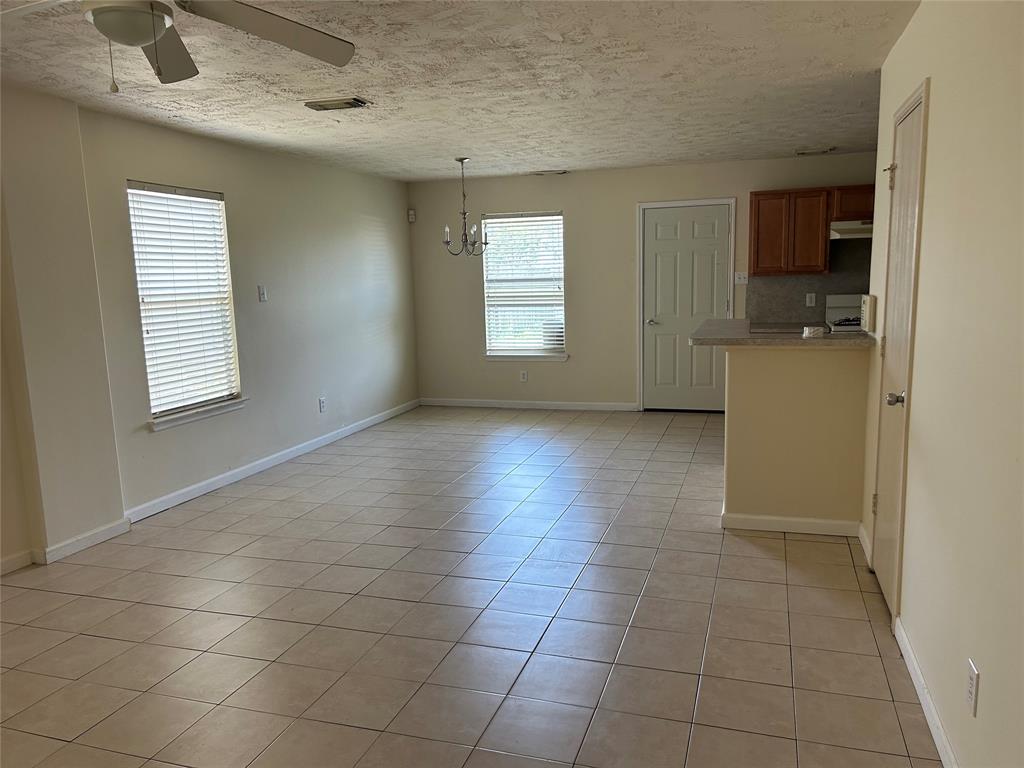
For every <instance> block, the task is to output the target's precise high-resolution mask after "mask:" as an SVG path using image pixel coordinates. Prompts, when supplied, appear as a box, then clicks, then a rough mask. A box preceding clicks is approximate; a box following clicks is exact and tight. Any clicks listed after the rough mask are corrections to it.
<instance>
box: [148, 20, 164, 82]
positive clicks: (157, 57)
mask: <svg viewBox="0 0 1024 768" xmlns="http://www.w3.org/2000/svg"><path fill="white" fill-rule="evenodd" d="M149 10H150V17H149V18H150V20H151V21H152V22H153V58H154V59H155V62H154V64H153V71H154V72H155V73H156V76H157V77H158V78H159V77H162V76H163V72H162V71H161V70H160V46H158V45H157V44H156V9H154V8H153V4H152V3H150V4H149Z"/></svg>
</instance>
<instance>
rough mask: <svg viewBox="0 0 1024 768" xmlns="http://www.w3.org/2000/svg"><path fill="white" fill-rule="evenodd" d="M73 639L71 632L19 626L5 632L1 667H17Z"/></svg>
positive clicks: (0, 644) (1, 645) (0, 651)
mask: <svg viewBox="0 0 1024 768" xmlns="http://www.w3.org/2000/svg"><path fill="white" fill-rule="evenodd" d="M71 637H73V635H72V634H71V633H70V632H58V631H56V630H52V629H39V628H37V627H22V626H18V627H17V628H15V629H12V630H10V631H7V632H4V635H3V638H4V639H3V642H2V643H0V666H3V667H6V668H11V667H16V666H18V665H19V664H22V663H24V662H26V661H28V660H29V659H31V658H32V657H34V656H38V655H39V654H41V653H43V652H45V651H47V650H49V649H50V648H53V647H55V646H57V645H60V644H61V643H63V642H64V641H65V640H68V639H70V638H71Z"/></svg>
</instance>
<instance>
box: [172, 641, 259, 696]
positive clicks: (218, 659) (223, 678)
mask: <svg viewBox="0 0 1024 768" xmlns="http://www.w3.org/2000/svg"><path fill="white" fill-rule="evenodd" d="M265 666H267V662H266V661H261V660H259V659H247V658H243V657H241V656H225V655H221V654H217V653H204V654H202V655H201V656H199V657H197V658H196V659H194V660H193V661H190V662H189V663H188V664H186V665H185V666H183V667H182V668H181V669H179V670H178V671H177V672H175V673H174V674H172V675H170V676H169V677H167V678H165V679H164V680H163V681H162V682H160V683H159V684H158V685H156V686H155V687H154V688H153V689H152V693H160V694H165V695H167V696H178V697H181V698H185V699H192V700H194V701H205V702H208V703H210V704H220V703H221V702H223V701H224V699H226V698H227V697H228V696H230V695H231V694H232V693H234V692H235V691H236V690H238V689H239V688H240V687H242V686H243V685H244V684H245V683H246V682H247V681H248V680H249V679H251V678H252V677H253V676H254V675H255V674H256V673H257V672H259V671H260V670H261V669H263V668H264V667H265Z"/></svg>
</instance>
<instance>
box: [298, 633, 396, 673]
mask: <svg viewBox="0 0 1024 768" xmlns="http://www.w3.org/2000/svg"><path fill="white" fill-rule="evenodd" d="M380 637H381V636H380V635H378V634H376V633H374V632H360V631H358V630H354V629H339V628H337V627H317V628H316V629H314V630H313V631H312V632H310V633H309V634H307V635H305V636H304V637H303V638H302V639H301V640H299V641H298V642H297V643H295V645H293V646H292V647H291V648H289V649H288V650H287V651H285V652H284V653H283V654H282V655H281V656H280V658H279V661H281V662H283V663H285V664H299V665H302V666H305V667H316V668H318V669H332V670H334V671H336V672H347V671H348V670H349V669H350V668H351V667H352V665H353V664H355V663H356V662H357V661H358V660H359V659H360V657H361V656H363V655H364V654H365V653H366V652H367V651H368V650H370V648H372V647H373V645H374V644H375V643H376V642H377V641H378V640H379V639H380Z"/></svg>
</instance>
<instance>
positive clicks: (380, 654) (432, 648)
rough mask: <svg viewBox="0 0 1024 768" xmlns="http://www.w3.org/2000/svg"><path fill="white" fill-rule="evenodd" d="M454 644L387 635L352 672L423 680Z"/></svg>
mask: <svg viewBox="0 0 1024 768" xmlns="http://www.w3.org/2000/svg"><path fill="white" fill-rule="evenodd" d="M453 646H454V643H449V642H446V641H443V640H427V639H425V638H419V637H397V636H393V635H385V636H384V637H383V638H381V640H380V641H379V642H378V643H377V644H376V645H375V646H374V647H373V648H371V649H370V651H369V652H368V653H366V655H364V656H363V657H362V658H361V659H360V660H359V661H358V662H357V663H356V664H355V666H354V667H353V668H352V672H355V673H358V674H366V675H380V676H383V677H395V678H398V679H400V680H414V681H419V682H423V681H424V680H426V679H427V678H428V677H430V675H431V673H432V672H433V671H434V669H435V668H436V667H437V665H438V664H440V663H441V659H443V658H444V657H445V656H446V655H447V654H448V652H449V651H450V650H451V649H452V647H453Z"/></svg>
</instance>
